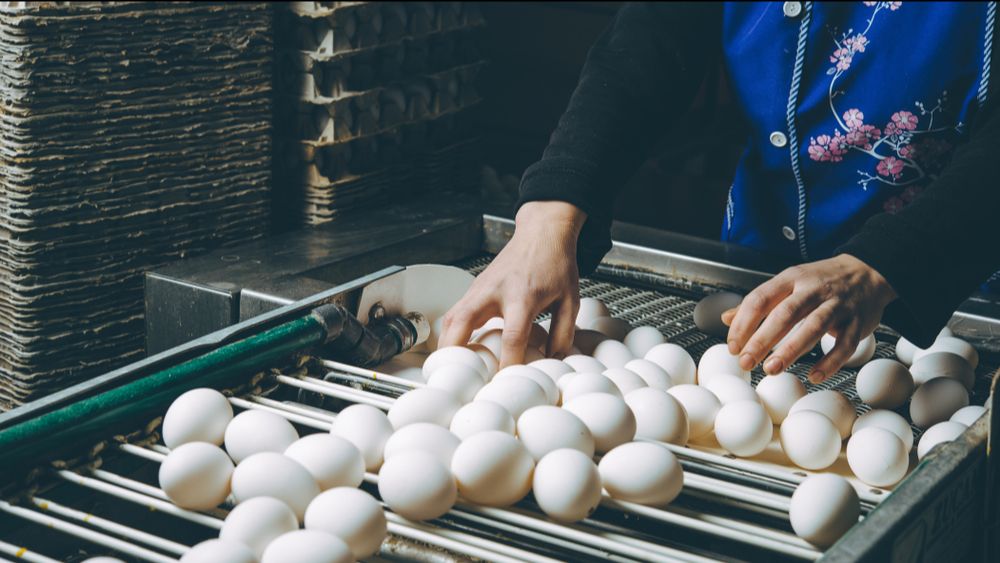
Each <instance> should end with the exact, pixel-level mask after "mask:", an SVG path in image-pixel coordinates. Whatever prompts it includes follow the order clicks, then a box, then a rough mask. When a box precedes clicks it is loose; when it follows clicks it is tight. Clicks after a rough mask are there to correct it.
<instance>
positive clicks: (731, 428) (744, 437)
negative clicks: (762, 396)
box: [715, 401, 774, 457]
mask: <svg viewBox="0 0 1000 563" xmlns="http://www.w3.org/2000/svg"><path fill="white" fill-rule="evenodd" d="M773 431H774V427H773V425H772V423H771V417H770V416H768V415H767V411H766V410H764V407H763V406H762V405H761V404H760V403H758V402H757V401H734V402H731V403H727V404H724V405H722V408H721V409H719V414H717V415H716V417H715V438H716V439H717V440H718V441H719V445H721V446H722V447H723V448H725V449H726V451H727V452H729V453H731V454H733V455H737V456H740V457H750V456H754V455H757V454H759V453H760V452H762V451H764V449H765V448H766V447H767V445H768V444H769V443H771V433H772V432H773Z"/></svg>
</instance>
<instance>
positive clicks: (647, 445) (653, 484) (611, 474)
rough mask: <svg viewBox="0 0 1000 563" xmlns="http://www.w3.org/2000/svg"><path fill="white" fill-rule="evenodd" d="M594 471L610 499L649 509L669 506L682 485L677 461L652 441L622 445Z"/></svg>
mask: <svg viewBox="0 0 1000 563" xmlns="http://www.w3.org/2000/svg"><path fill="white" fill-rule="evenodd" d="M597 469H598V471H599V472H600V474H601V481H602V482H603V483H604V489H605V490H607V491H608V494H609V495H611V497H612V498H615V499H619V500H624V501H629V502H635V503H639V504H645V505H649V506H666V505H668V504H670V503H671V502H672V501H673V500H674V499H675V498H677V495H678V494H680V492H681V488H682V487H683V485H684V470H683V469H681V464H680V463H679V462H678V461H677V458H676V457H675V456H674V454H673V453H672V452H671V451H670V450H668V449H667V448H666V447H665V446H662V445H660V444H656V443H653V442H631V443H628V444H622V445H620V446H618V447H616V448H614V449H613V450H611V451H609V452H608V453H607V454H605V455H604V457H603V458H601V462H600V463H598V464H597Z"/></svg>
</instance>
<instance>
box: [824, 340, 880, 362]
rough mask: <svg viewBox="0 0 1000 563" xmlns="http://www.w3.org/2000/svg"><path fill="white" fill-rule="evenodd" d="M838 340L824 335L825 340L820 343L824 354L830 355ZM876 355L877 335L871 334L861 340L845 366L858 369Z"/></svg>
mask: <svg viewBox="0 0 1000 563" xmlns="http://www.w3.org/2000/svg"><path fill="white" fill-rule="evenodd" d="M836 343H837V339H836V338H834V337H833V336H830V335H829V334H824V335H823V338H821V339H820V341H819V346H820V348H822V349H823V353H824V354H829V353H830V350H833V347H834V346H835V345H836ZM874 355H875V335H874V334H869V335H868V336H866V337H864V338H862V339H861V341H860V342H858V347H857V348H855V349H854V352H853V353H851V356H850V357H849V358H847V361H846V362H844V365H845V366H847V367H849V368H856V367H861V366H863V365H865V362H867V361H868V360H870V359H872V356H874Z"/></svg>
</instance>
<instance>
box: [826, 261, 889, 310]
mask: <svg viewBox="0 0 1000 563" xmlns="http://www.w3.org/2000/svg"><path fill="white" fill-rule="evenodd" d="M839 258H841V259H842V260H844V261H845V262H847V263H848V264H850V265H851V266H852V267H854V268H856V269H858V270H859V271H861V272H862V275H863V277H864V279H865V281H866V282H867V283H868V285H869V287H872V288H873V289H874V291H875V295H876V296H877V298H878V299H879V300H880V301H881V302H882V306H883V307H884V306H886V305H888V304H889V303H892V302H893V301H895V300H896V298H897V297H898V295H896V290H895V289H893V287H892V284H890V283H889V280H887V279H885V276H883V275H882V274H881V273H880V272H879V271H878V270H876V269H875V268H872V267H871V266H869V265H868V264H867V263H866V262H864V261H863V260H861V259H860V258H858V257H856V256H853V255H851V254H841V255H840V256H839Z"/></svg>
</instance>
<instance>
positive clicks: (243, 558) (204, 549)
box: [181, 539, 257, 563]
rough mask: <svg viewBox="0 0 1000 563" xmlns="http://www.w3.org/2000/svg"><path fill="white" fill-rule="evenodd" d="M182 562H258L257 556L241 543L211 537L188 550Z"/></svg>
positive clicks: (182, 557)
mask: <svg viewBox="0 0 1000 563" xmlns="http://www.w3.org/2000/svg"><path fill="white" fill-rule="evenodd" d="M181 563H257V558H256V557H254V554H253V551H251V550H250V548H249V547H247V546H245V545H243V544H241V543H238V542H234V541H228V540H221V539H218V540H216V539H211V540H205V541H203V542H201V543H199V544H198V545H196V546H194V547H192V548H191V549H189V550H187V551H186V552H185V553H184V555H183V556H181Z"/></svg>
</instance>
